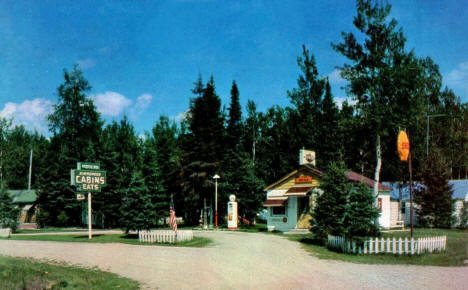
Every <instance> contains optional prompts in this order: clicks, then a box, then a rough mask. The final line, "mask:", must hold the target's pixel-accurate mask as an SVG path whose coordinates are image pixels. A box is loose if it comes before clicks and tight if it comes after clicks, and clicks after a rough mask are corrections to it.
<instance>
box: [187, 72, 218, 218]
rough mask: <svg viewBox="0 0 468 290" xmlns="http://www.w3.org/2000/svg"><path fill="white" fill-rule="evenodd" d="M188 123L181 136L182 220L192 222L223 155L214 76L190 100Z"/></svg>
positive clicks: (208, 193)
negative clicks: (183, 210) (199, 92)
mask: <svg viewBox="0 0 468 290" xmlns="http://www.w3.org/2000/svg"><path fill="white" fill-rule="evenodd" d="M196 88H197V87H196ZM188 123H189V132H188V134H186V135H185V136H184V138H183V141H184V143H183V155H182V158H181V165H182V168H181V173H180V178H181V186H182V192H183V193H184V206H183V207H184V209H185V210H186V212H184V215H185V220H186V221H188V222H189V223H192V224H195V223H196V222H197V221H198V218H199V209H201V208H202V207H203V201H204V200H205V199H206V200H207V201H209V200H210V199H212V198H213V188H214V185H213V181H212V177H213V175H214V174H215V173H217V171H218V170H219V168H220V165H221V161H222V160H223V157H224V156H223V152H224V138H223V137H224V136H225V133H224V119H223V115H222V113H221V100H220V99H219V97H218V95H217V94H216V90H215V84H214V79H213V77H211V78H210V80H209V81H208V83H207V84H206V86H205V88H204V89H203V94H202V95H201V96H198V97H195V98H193V99H192V100H191V102H190V112H189V117H188Z"/></svg>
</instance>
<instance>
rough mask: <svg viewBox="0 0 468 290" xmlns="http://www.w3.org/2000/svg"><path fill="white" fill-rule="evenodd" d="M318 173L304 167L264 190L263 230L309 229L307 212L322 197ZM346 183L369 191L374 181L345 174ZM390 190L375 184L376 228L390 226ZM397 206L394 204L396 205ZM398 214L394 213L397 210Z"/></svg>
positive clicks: (360, 176) (313, 169) (391, 216)
mask: <svg viewBox="0 0 468 290" xmlns="http://www.w3.org/2000/svg"><path fill="white" fill-rule="evenodd" d="M322 174H323V173H322V172H321V171H320V170H318V169H316V168H315V167H313V166H311V165H309V164H304V165H301V166H300V167H299V168H298V169H296V170H294V171H293V172H291V173H289V174H287V175H285V176H284V177H282V178H281V179H279V180H278V181H276V182H274V183H273V184H270V185H269V186H267V187H266V188H265V189H264V190H265V191H266V201H265V203H264V206H265V207H266V208H267V209H268V213H267V226H268V229H269V230H273V229H274V230H278V231H282V232H288V231H292V230H306V229H307V230H308V229H309V228H310V227H311V224H310V220H311V218H312V215H311V210H310V209H311V208H313V207H314V206H315V203H316V200H317V197H318V196H319V195H320V194H321V193H322V190H321V189H320V180H321V178H322ZM346 176H347V178H348V180H349V181H350V182H363V183H365V184H366V185H368V186H369V187H370V188H371V189H372V188H373V186H374V181H373V180H372V179H370V178H367V177H365V176H363V175H361V174H358V173H356V172H353V171H348V172H346ZM390 191H391V188H390V187H388V186H385V185H383V184H379V196H378V198H377V204H378V207H379V211H380V213H381V214H380V217H379V224H380V226H381V227H383V228H390V227H391V226H392V218H393V219H394V218H395V217H394V215H392V210H391V209H392V206H391V202H390ZM397 204H398V203H397ZM397 212H398V209H397Z"/></svg>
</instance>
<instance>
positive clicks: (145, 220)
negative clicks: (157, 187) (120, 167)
mask: <svg viewBox="0 0 468 290" xmlns="http://www.w3.org/2000/svg"><path fill="white" fill-rule="evenodd" d="M123 195H124V197H123V199H122V206H121V211H120V213H121V226H122V228H123V229H124V230H125V232H126V233H128V232H129V231H131V230H148V229H150V228H151V227H154V226H155V225H156V223H157V220H158V218H159V217H160V213H158V212H156V210H155V209H154V206H153V204H152V198H151V194H149V192H148V188H147V187H146V185H145V181H144V178H143V176H142V174H141V172H139V171H135V172H133V174H132V176H131V179H130V183H129V184H128V186H127V187H126V188H125V189H123Z"/></svg>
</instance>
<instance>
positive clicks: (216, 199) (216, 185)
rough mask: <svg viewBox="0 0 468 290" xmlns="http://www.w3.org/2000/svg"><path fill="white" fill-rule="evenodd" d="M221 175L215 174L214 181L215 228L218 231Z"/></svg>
mask: <svg viewBox="0 0 468 290" xmlns="http://www.w3.org/2000/svg"><path fill="white" fill-rule="evenodd" d="M219 178H220V177H219V175H218V174H215V176H213V179H214V180H215V227H216V229H218V179H219Z"/></svg>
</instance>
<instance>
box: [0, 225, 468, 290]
mask: <svg viewBox="0 0 468 290" xmlns="http://www.w3.org/2000/svg"><path fill="white" fill-rule="evenodd" d="M195 234H196V235H199V236H206V237H209V238H211V239H213V240H214V245H212V246H210V247H206V248H179V247H158V246H154V247H145V246H135V245H126V244H84V243H57V242H38V241H13V240H0V254H3V255H10V256H21V257H33V258H38V259H48V260H55V261H64V262H67V263H70V264H76V265H81V266H85V267H99V268H100V269H103V270H106V271H110V272H114V273H117V274H119V275H122V276H124V277H128V278H131V279H135V280H137V281H139V282H141V283H143V285H144V286H145V287H146V288H151V289H169V288H171V289H174V288H175V289H202V288H203V289H206V288H209V289H221V288H223V289H226V288H227V289H244V288H247V289H254V288H263V289H324V288H325V289H466V285H468V267H455V268H448V267H421V266H406V265H397V266H395V265H363V264H351V263H344V262H339V261H328V260H320V259H317V258H315V257H312V256H310V255H309V254H308V253H306V252H305V251H304V250H303V249H302V248H301V247H300V244H299V243H296V242H292V241H289V240H287V239H286V238H282V237H280V236H275V235H266V234H253V233H241V232H200V233H198V232H197V233H195Z"/></svg>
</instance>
